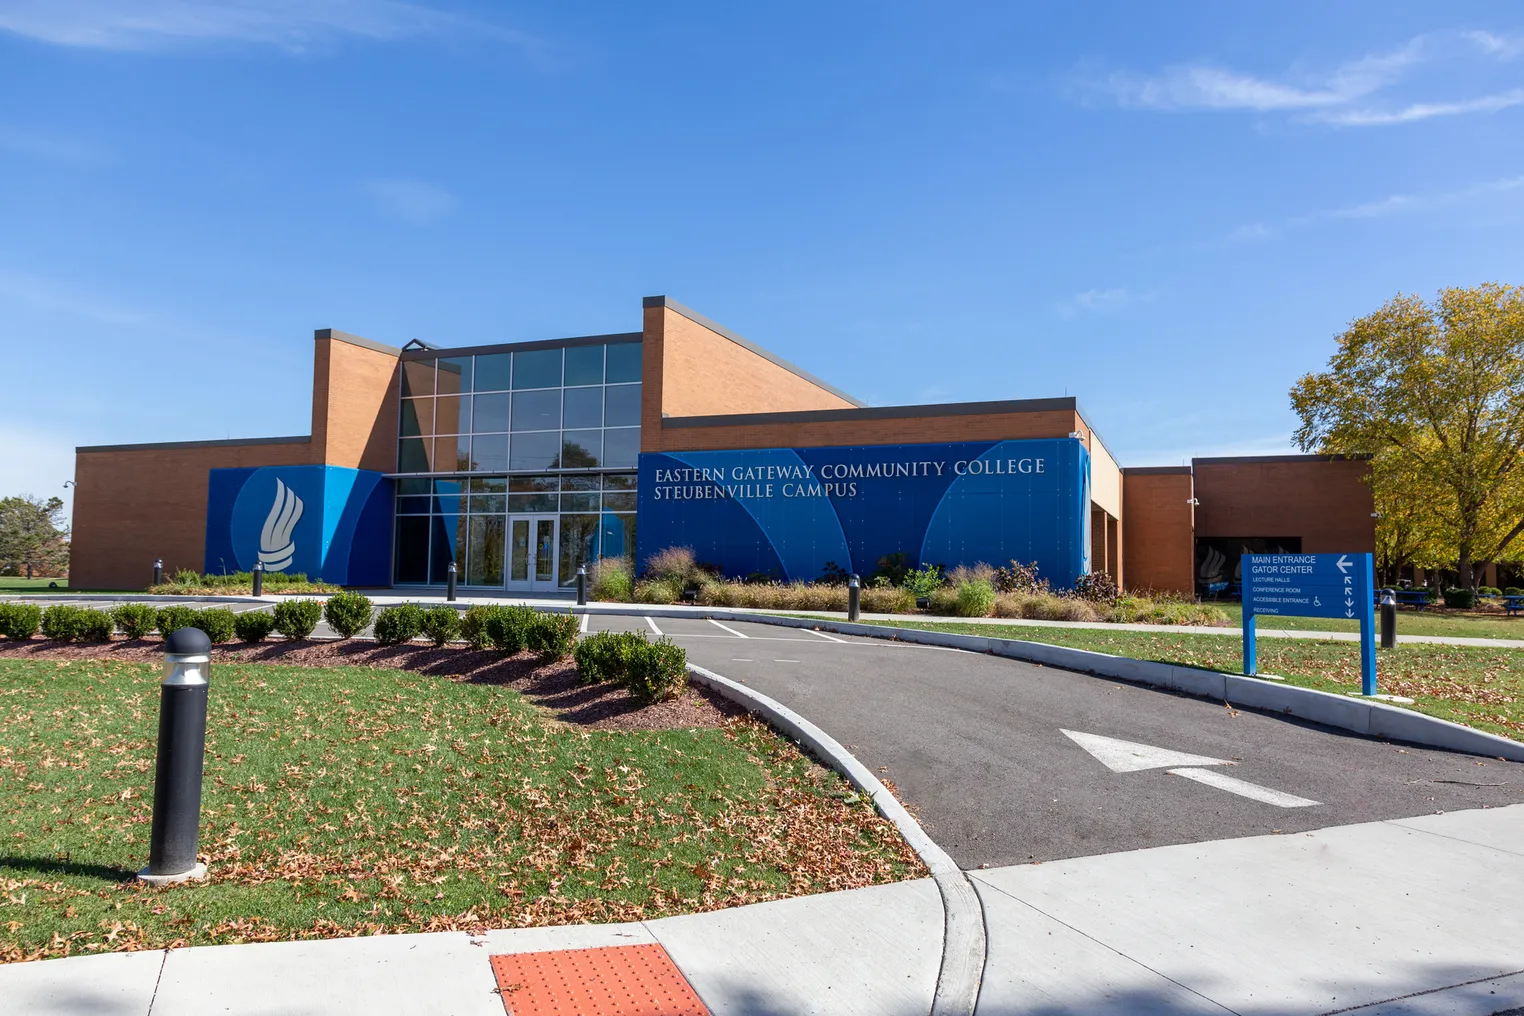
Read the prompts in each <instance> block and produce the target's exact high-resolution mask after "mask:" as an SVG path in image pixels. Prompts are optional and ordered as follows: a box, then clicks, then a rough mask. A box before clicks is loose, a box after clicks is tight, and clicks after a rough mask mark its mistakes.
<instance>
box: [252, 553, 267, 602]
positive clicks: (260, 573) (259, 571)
mask: <svg viewBox="0 0 1524 1016" xmlns="http://www.w3.org/2000/svg"><path fill="white" fill-rule="evenodd" d="M254 595H255V596H263V595H265V563H264V562H263V561H255V562H254Z"/></svg>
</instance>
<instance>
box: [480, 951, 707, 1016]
mask: <svg viewBox="0 0 1524 1016" xmlns="http://www.w3.org/2000/svg"><path fill="white" fill-rule="evenodd" d="M490 959H491V960H492V973H493V974H494V975H495V976H496V977H497V986H498V990H499V991H501V992H502V995H503V1007H504V1008H505V1009H506V1010H507V1011H508V1014H509V1016H709V1010H708V1009H707V1008H705V1006H704V1003H703V1002H701V1001H699V997H698V996H697V995H696V994H694V993H693V988H692V987H690V986H689V984H688V981H687V979H686V978H684V977H683V974H682V971H680V970H678V969H677V965H676V964H674V963H673V962H672V958H671V957H670V956H668V955H667V950H665V949H663V948H662V947H661V946H659V945H616V946H609V947H608V948H604V949H559V950H556V951H554V952H533V953H510V954H507V955H502V956H493V957H490Z"/></svg>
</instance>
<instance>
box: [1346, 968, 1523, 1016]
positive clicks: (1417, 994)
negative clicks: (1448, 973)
mask: <svg viewBox="0 0 1524 1016" xmlns="http://www.w3.org/2000/svg"><path fill="white" fill-rule="evenodd" d="M1520 974H1524V970H1509V971H1506V972H1504V973H1501V974H1488V975H1487V976H1486V977H1478V978H1476V979H1475V980H1471V981H1461V982H1460V983H1459V984H1446V985H1444V986H1443V987H1440V988H1425V989H1424V990H1423V991H1410V992H1408V993H1407V994H1406V995H1393V996H1392V997H1391V998H1378V999H1376V1001H1374V1002H1362V1003H1360V1004H1359V1005H1352V1006H1350V1007H1349V1008H1347V1009H1329V1010H1328V1011H1327V1012H1323V1013H1320V1014H1319V1016H1338V1014H1339V1013H1345V1012H1359V1011H1360V1010H1361V1009H1369V1008H1370V1007H1371V1006H1373V1005H1386V1004H1387V1003H1388V1002H1401V1001H1402V1000H1403V999H1405V998H1422V997H1423V996H1424V995H1434V994H1437V993H1439V992H1441V991H1449V990H1451V989H1452V988H1465V987H1468V986H1470V985H1472V984H1483V983H1485V982H1487V981H1498V980H1501V979H1503V978H1504V977H1518V976H1519V975H1520Z"/></svg>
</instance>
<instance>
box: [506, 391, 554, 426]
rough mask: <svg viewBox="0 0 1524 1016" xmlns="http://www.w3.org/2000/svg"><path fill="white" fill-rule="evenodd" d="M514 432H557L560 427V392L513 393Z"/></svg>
mask: <svg viewBox="0 0 1524 1016" xmlns="http://www.w3.org/2000/svg"><path fill="white" fill-rule="evenodd" d="M512 415H513V429H514V430H559V429H560V427H561V391H560V389H550V390H547V391H542V392H514V393H513V414H512Z"/></svg>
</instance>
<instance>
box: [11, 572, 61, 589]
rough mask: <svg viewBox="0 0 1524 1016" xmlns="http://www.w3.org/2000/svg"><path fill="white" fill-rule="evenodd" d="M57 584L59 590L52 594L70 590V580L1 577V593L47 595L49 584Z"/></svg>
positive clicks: (14, 576)
mask: <svg viewBox="0 0 1524 1016" xmlns="http://www.w3.org/2000/svg"><path fill="white" fill-rule="evenodd" d="M49 582H57V583H58V589H55V590H52V592H55V593H56V592H58V591H60V590H64V589H68V588H69V580H68V579H29V578H27V577H26V576H24V575H0V593H37V592H42V593H46V592H48V591H49V589H48V583H49Z"/></svg>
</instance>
